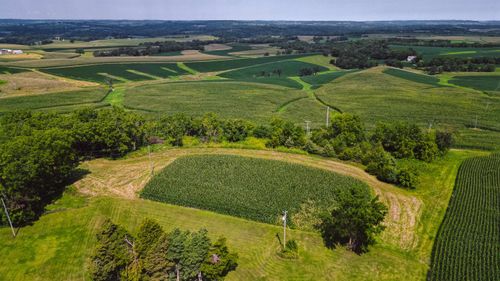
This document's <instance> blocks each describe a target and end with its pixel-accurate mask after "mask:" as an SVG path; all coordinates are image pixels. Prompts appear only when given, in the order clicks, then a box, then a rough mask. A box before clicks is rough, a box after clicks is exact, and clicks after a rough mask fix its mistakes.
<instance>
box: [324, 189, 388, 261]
mask: <svg viewBox="0 0 500 281" xmlns="http://www.w3.org/2000/svg"><path fill="white" fill-rule="evenodd" d="M386 214H387V207H386V206H385V205H384V204H382V203H381V202H379V200H378V197H374V198H371V196H370V194H369V193H364V192H360V191H359V190H355V189H350V190H346V191H345V192H342V193H341V194H340V196H339V198H338V199H337V201H336V204H335V205H334V206H333V210H332V211H331V212H329V213H326V214H324V215H323V216H322V219H321V224H320V231H321V234H322V236H323V239H324V241H325V245H326V246H327V247H335V246H336V245H338V244H340V245H346V246H347V247H348V248H349V249H350V250H352V251H354V252H356V253H363V252H366V251H368V246H369V245H372V244H373V243H375V235H376V234H378V233H380V232H381V231H382V230H384V228H385V227H384V226H383V225H382V224H381V223H382V222H383V220H384V217H385V215H386Z"/></svg>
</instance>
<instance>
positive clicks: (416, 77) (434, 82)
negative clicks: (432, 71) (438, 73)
mask: <svg viewBox="0 0 500 281" xmlns="http://www.w3.org/2000/svg"><path fill="white" fill-rule="evenodd" d="M383 72H384V73H385V74H389V75H392V76H394V77H398V78H402V79H406V80H409V81H413V82H417V83H422V84H427V85H430V86H435V87H439V86H440V84H439V79H438V78H436V77H434V76H430V75H425V74H418V73H414V72H410V71H406V70H400V69H396V68H387V69H384V71H383Z"/></svg>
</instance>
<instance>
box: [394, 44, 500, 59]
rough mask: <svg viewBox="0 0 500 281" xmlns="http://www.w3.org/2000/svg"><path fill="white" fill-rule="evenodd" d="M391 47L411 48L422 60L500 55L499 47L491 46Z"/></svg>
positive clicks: (396, 47) (398, 46)
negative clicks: (443, 57)
mask: <svg viewBox="0 0 500 281" xmlns="http://www.w3.org/2000/svg"><path fill="white" fill-rule="evenodd" d="M391 48H393V49H395V50H398V49H408V48H412V49H414V50H415V51H417V53H418V54H420V55H422V56H423V58H424V60H430V59H432V58H434V57H438V56H451V57H461V58H468V57H498V56H499V55H500V48H499V47H492V48H472V47H469V48H465V47H462V48H451V47H427V46H406V45H391Z"/></svg>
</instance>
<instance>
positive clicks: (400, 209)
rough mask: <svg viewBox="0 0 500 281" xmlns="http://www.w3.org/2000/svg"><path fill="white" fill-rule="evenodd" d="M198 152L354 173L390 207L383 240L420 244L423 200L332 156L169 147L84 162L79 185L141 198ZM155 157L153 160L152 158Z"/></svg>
mask: <svg viewBox="0 0 500 281" xmlns="http://www.w3.org/2000/svg"><path fill="white" fill-rule="evenodd" d="M196 154H230V155H240V156H246V157H257V158H263V159H272V160H280V161H286V162H290V163H296V164H301V165H306V166H310V167H316V168H320V169H325V170H328V171H332V172H336V173H339V174H343V175H347V176H352V177H354V178H357V179H360V180H362V181H364V182H366V183H367V184H368V185H370V186H371V187H372V188H373V190H374V192H375V193H376V194H377V195H378V196H380V198H381V200H382V201H383V202H385V203H386V204H387V205H388V207H389V213H388V215H387V217H386V222H385V224H386V226H387V230H386V231H384V232H383V235H382V239H383V240H384V241H386V242H387V243H391V244H394V245H395V246H398V247H401V248H403V249H412V248H413V247H415V246H416V245H417V236H416V235H415V231H416V222H417V220H418V217H419V216H420V214H421V206H422V202H421V201H420V200H419V199H418V198H416V197H415V196H412V195H411V194H409V193H408V192H406V191H404V190H401V189H399V188H397V187H394V186H392V185H390V184H387V183H383V182H381V181H379V180H377V179H376V178H375V177H374V176H371V175H369V174H367V173H366V172H365V171H363V170H362V169H360V168H358V167H355V166H352V165H349V164H346V163H342V162H337V161H334V160H331V159H326V158H319V157H312V156H307V155H299V154H290V153H283V152H276V151H269V150H246V149H225V148H189V149H168V150H164V151H161V152H155V153H152V154H151V158H149V157H148V155H147V154H145V155H140V156H131V157H130V158H126V159H120V160H108V159H96V160H92V161H88V162H85V163H83V164H82V165H81V167H82V168H83V169H86V170H89V171H90V173H89V174H88V175H87V176H85V177H84V178H83V179H81V180H80V181H78V182H77V183H76V184H75V185H76V187H77V188H78V189H79V190H80V192H82V193H85V194H88V195H107V196H119V197H125V198H137V197H138V192H139V191H140V190H141V189H142V188H143V187H144V186H145V185H146V183H147V182H148V181H149V180H150V178H151V176H152V170H154V171H155V172H158V171H160V170H161V169H163V168H164V167H166V166H167V165H169V164H170V163H172V162H173V161H174V160H175V159H177V158H179V157H182V156H186V155H196ZM150 159H151V161H150Z"/></svg>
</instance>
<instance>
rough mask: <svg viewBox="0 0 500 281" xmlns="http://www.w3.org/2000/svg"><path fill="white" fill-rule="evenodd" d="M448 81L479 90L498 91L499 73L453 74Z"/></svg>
mask: <svg viewBox="0 0 500 281" xmlns="http://www.w3.org/2000/svg"><path fill="white" fill-rule="evenodd" d="M449 82H450V83H452V84H456V85H459V86H462V87H469V88H473V89H476V90H479V91H500V75H496V76H495V75H481V76H480V75H472V76H454V77H453V78H452V79H451V80H450V81H449Z"/></svg>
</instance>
